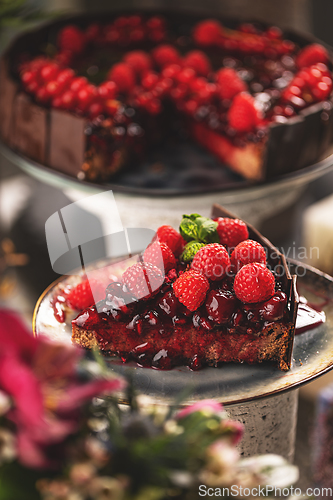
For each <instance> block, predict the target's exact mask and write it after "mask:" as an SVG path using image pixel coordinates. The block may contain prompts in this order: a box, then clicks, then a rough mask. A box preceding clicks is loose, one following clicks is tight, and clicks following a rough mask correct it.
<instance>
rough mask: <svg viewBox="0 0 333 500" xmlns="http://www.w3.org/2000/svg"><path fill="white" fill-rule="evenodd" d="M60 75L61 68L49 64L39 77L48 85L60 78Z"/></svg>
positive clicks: (54, 64)
mask: <svg viewBox="0 0 333 500" xmlns="http://www.w3.org/2000/svg"><path fill="white" fill-rule="evenodd" d="M58 73H59V66H58V64H56V63H53V62H50V63H48V64H45V65H44V66H43V67H42V68H41V70H40V72H39V77H40V79H41V80H42V81H43V82H45V83H47V82H50V81H52V80H55V79H56V78H57V76H58Z"/></svg>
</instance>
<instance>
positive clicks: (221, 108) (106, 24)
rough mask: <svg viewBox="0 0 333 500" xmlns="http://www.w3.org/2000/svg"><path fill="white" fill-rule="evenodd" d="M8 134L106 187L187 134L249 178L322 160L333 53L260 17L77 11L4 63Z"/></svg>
mask: <svg viewBox="0 0 333 500" xmlns="http://www.w3.org/2000/svg"><path fill="white" fill-rule="evenodd" d="M0 71H1V72H0V96H1V97H0V106H1V113H0V134H1V137H2V140H3V141H4V142H5V143H6V144H7V145H9V146H10V147H11V148H13V149H15V150H17V151H18V152H20V153H21V154H23V155H25V156H27V157H29V158H31V159H34V160H36V161H38V162H40V163H42V164H45V165H47V166H49V167H52V168H54V169H57V170H59V171H62V172H65V173H67V174H70V175H72V176H74V177H78V178H79V179H86V180H89V181H96V182H104V181H108V180H109V179H111V178H112V177H113V176H115V175H116V174H117V173H118V172H119V171H121V169H124V168H125V167H127V166H129V165H130V166H131V168H140V162H141V161H143V160H144V158H145V157H146V155H147V152H148V151H149V150H150V149H151V148H152V147H158V146H159V145H160V144H164V143H165V141H171V142H174V141H177V139H178V138H180V137H184V136H186V137H187V138H189V140H191V141H193V142H195V143H196V144H199V145H201V146H202V147H203V148H204V149H205V150H206V151H208V152H209V153H212V154H213V155H215V156H216V157H217V158H218V159H219V160H221V162H223V163H224V164H227V165H228V166H229V167H230V168H231V169H232V170H233V171H235V172H237V173H238V174H241V175H242V176H244V177H245V178H247V179H250V180H256V181H258V180H263V179H267V178H270V177H273V176H276V175H280V174H283V173H286V172H290V171H292V170H295V169H299V168H302V167H304V166H306V165H309V164H311V163H313V162H314V161H316V160H317V159H318V158H319V157H320V156H321V154H323V153H324V152H325V150H326V149H327V146H328V145H329V143H330V142H331V138H332V121H333V120H332V112H331V110H332V103H331V91H332V73H331V57H330V54H329V53H328V51H327V49H326V48H325V47H323V46H322V45H320V44H318V43H315V42H314V41H313V40H310V39H308V38H305V37H301V36H298V35H295V34H292V33H282V32H281V30H280V29H279V28H276V27H272V26H265V25H263V24H256V23H251V24H249V23H242V24H240V23H237V22H233V21H230V20H229V21H228V20H224V21H223V22H222V21H220V20H217V19H205V18H202V17H200V16H197V15H192V14H191V15H189V14H186V15H181V14H179V13H178V14H173V13H165V14H163V15H160V14H159V15H156V14H154V13H142V14H141V13H139V14H137V13H136V14H128V13H127V14H113V15H111V14H110V15H109V14H108V15H106V16H105V15H104V16H96V17H95V18H94V19H92V18H91V17H89V18H88V17H87V16H77V17H74V18H70V19H61V20H57V21H54V22H52V23H50V24H48V25H45V26H43V27H41V28H38V29H35V30H34V31H31V32H29V33H25V34H23V35H21V36H20V37H19V38H18V39H17V40H16V41H15V42H14V43H13V44H12V45H11V47H10V48H9V49H8V50H7V51H6V53H5V54H4V55H3V57H2V59H1V69H0Z"/></svg>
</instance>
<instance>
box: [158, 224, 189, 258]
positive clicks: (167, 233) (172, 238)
mask: <svg viewBox="0 0 333 500" xmlns="http://www.w3.org/2000/svg"><path fill="white" fill-rule="evenodd" d="M156 236H157V237H158V239H159V241H161V242H163V243H166V244H167V245H168V247H169V248H170V250H171V251H172V253H173V254H174V255H175V256H176V257H178V256H179V255H180V254H181V253H182V251H183V247H184V244H185V245H186V242H185V243H184V240H183V238H182V237H181V235H180V234H179V233H178V231H176V230H175V229H174V228H173V227H171V226H167V225H165V226H160V227H159V228H158V229H157V231H156Z"/></svg>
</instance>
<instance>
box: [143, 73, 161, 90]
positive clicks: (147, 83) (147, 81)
mask: <svg viewBox="0 0 333 500" xmlns="http://www.w3.org/2000/svg"><path fill="white" fill-rule="evenodd" d="M158 81H159V77H158V74H157V73H155V72H154V71H149V72H148V73H146V74H145V76H144V77H143V78H142V82H141V84H142V86H143V88H144V89H145V90H152V89H153V88H154V87H155V86H156V85H157V83H158Z"/></svg>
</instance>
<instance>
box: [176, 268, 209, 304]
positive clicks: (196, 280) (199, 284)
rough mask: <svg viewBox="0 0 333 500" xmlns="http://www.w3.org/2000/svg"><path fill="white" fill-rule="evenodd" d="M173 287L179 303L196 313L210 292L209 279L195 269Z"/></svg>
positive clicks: (184, 275)
mask: <svg viewBox="0 0 333 500" xmlns="http://www.w3.org/2000/svg"><path fill="white" fill-rule="evenodd" d="M172 286H173V291H174V292H175V295H176V297H177V299H178V300H179V302H181V303H182V304H184V306H186V307H187V309H189V310H190V311H195V310H196V309H198V307H200V306H201V304H202V303H203V301H204V300H205V298H206V294H207V292H208V290H209V282H208V280H207V278H206V277H205V276H204V275H203V274H202V273H200V272H199V271H195V270H194V269H190V270H189V271H185V273H183V274H181V275H180V276H179V278H177V279H176V281H175V282H174V284H173V285H172Z"/></svg>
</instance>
